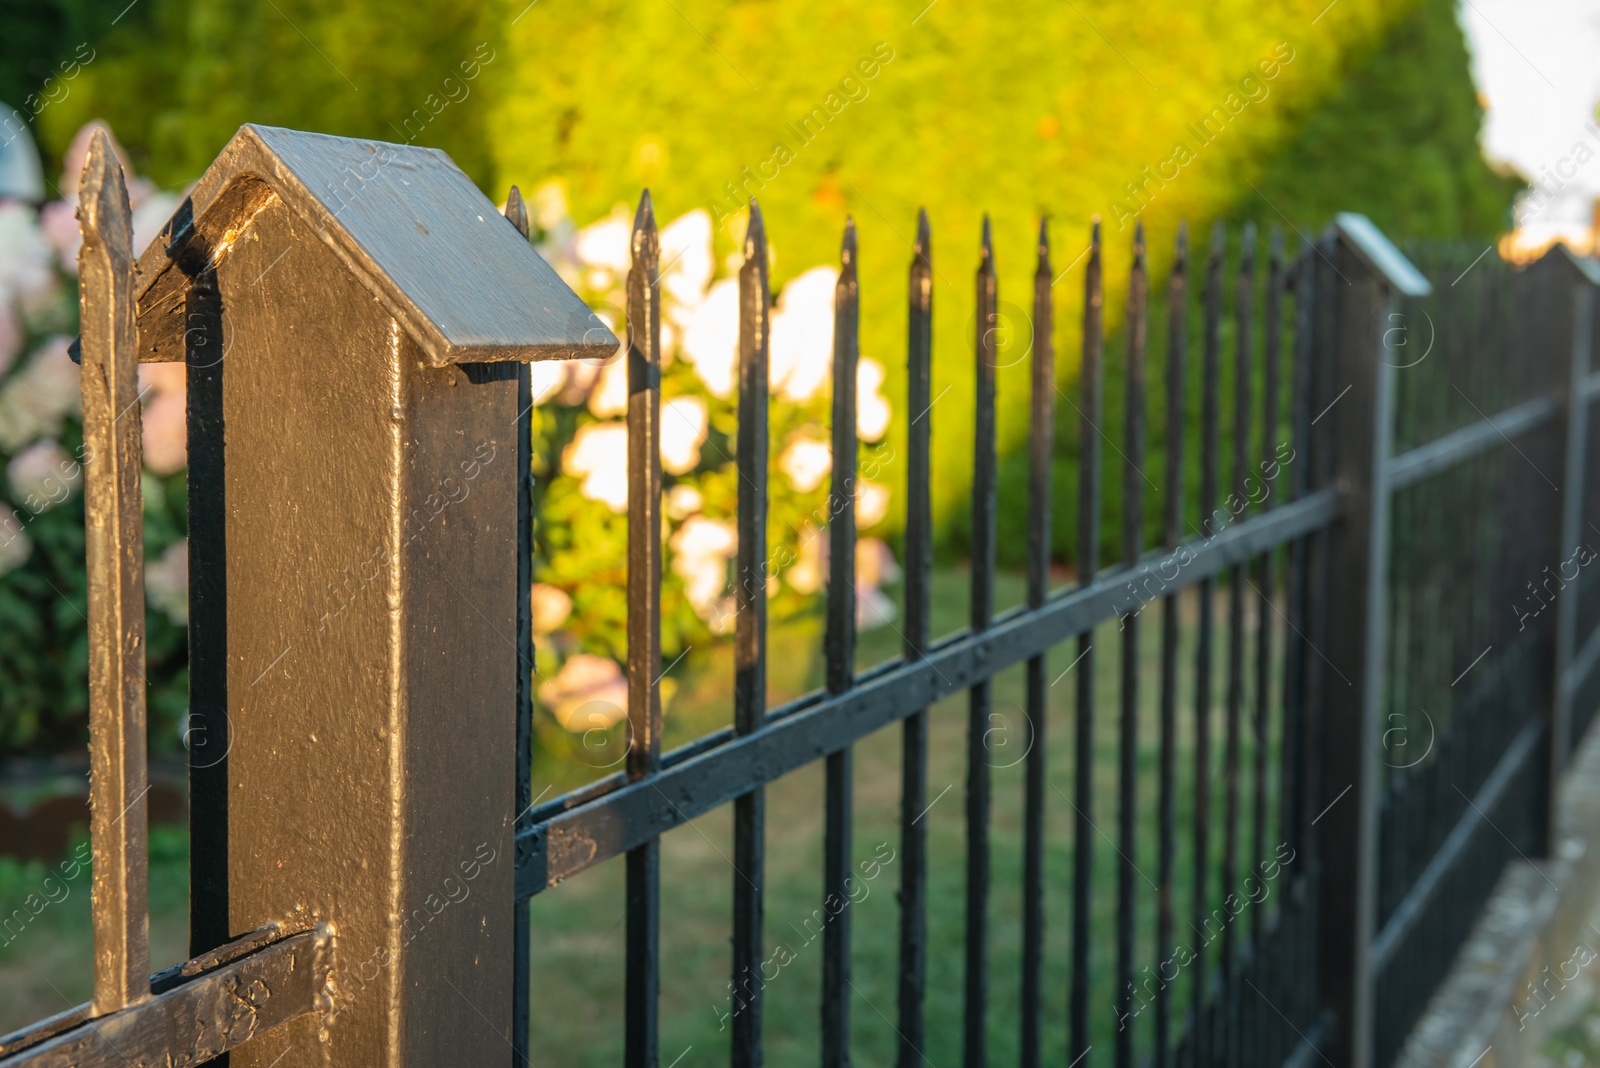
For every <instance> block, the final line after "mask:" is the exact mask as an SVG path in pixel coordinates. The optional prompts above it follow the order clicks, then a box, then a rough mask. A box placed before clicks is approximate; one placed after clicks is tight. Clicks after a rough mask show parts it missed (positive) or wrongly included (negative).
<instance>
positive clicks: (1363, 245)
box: [1333, 211, 1433, 297]
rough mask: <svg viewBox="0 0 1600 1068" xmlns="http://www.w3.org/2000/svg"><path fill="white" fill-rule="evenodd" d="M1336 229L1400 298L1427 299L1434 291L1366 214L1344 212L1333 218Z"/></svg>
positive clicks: (1429, 283) (1420, 273) (1341, 237)
mask: <svg viewBox="0 0 1600 1068" xmlns="http://www.w3.org/2000/svg"><path fill="white" fill-rule="evenodd" d="M1333 229H1334V232H1335V233H1336V234H1337V235H1338V236H1339V239H1340V240H1341V241H1343V242H1344V243H1345V244H1346V245H1348V246H1349V247H1350V249H1351V251H1353V252H1354V253H1355V254H1356V255H1357V256H1359V257H1360V258H1361V259H1362V260H1363V261H1364V262H1365V263H1366V264H1367V266H1369V267H1371V268H1372V269H1373V271H1375V272H1376V273H1377V274H1378V277H1380V278H1381V279H1383V281H1384V282H1385V283H1386V284H1387V285H1388V286H1390V287H1391V288H1392V289H1394V290H1395V292H1397V293H1399V294H1400V295H1401V296H1403V297H1426V296H1428V295H1429V294H1431V293H1432V292H1433V284H1432V283H1431V282H1429V281H1428V279H1427V278H1426V277H1424V276H1423V273H1422V272H1421V271H1419V270H1417V268H1416V265H1415V264H1413V263H1412V262H1411V261H1410V260H1408V259H1406V254H1405V253H1404V252H1401V251H1400V250H1399V249H1398V248H1396V247H1395V244H1394V242H1393V241H1390V240H1389V239H1388V238H1387V237H1385V236H1384V234H1383V231H1382V230H1380V229H1378V227H1377V226H1376V225H1375V224H1374V223H1373V221H1372V220H1371V219H1369V218H1367V217H1366V216H1365V215H1360V214H1357V213H1356V212H1353V211H1341V212H1340V213H1339V214H1337V215H1335V216H1334V217H1333Z"/></svg>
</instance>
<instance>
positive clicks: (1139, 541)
mask: <svg viewBox="0 0 1600 1068" xmlns="http://www.w3.org/2000/svg"><path fill="white" fill-rule="evenodd" d="M1149 286H1150V282H1149V279H1148V277H1147V276H1146V273H1145V253H1144V223H1142V222H1140V223H1136V224H1135V225H1134V230H1133V269H1132V271H1130V272H1129V277H1128V323H1127V331H1128V363H1127V368H1126V373H1127V378H1126V381H1125V384H1124V385H1125V390H1126V396H1125V400H1126V402H1127V411H1126V417H1125V420H1124V425H1123V449H1122V451H1123V464H1122V567H1123V568H1124V569H1125V570H1127V571H1128V572H1129V573H1130V574H1131V573H1132V572H1133V570H1134V568H1136V567H1137V566H1138V564H1139V554H1140V552H1141V550H1142V549H1143V548H1144V485H1143V482H1144V361H1145V343H1146V329H1147V324H1146V322H1145V311H1146V306H1147V304H1148V301H1149ZM1142 607H1143V602H1142V601H1138V600H1137V599H1136V600H1135V603H1134V604H1133V605H1132V607H1131V610H1130V611H1127V612H1125V613H1123V616H1122V723H1121V729H1120V732H1119V738H1118V743H1117V750H1118V754H1119V764H1118V797H1117V827H1118V832H1119V833H1118V838H1119V839H1120V841H1119V843H1118V846H1117V851H1118V852H1119V853H1120V854H1121V855H1122V862H1121V863H1120V864H1118V865H1117V1020H1118V1027H1117V1039H1116V1060H1117V1068H1133V1028H1132V1027H1129V1026H1127V1021H1128V1020H1130V1019H1131V1016H1132V1009H1133V928H1134V922H1135V918H1136V912H1137V909H1136V907H1135V903H1134V896H1133V894H1134V877H1135V876H1136V875H1137V874H1138V868H1137V867H1136V866H1135V864H1134V861H1133V857H1134V853H1135V851H1136V850H1137V849H1138V813H1137V810H1136V809H1137V797H1138V786H1139V781H1138V777H1139V611H1140V609H1141V608H1142Z"/></svg>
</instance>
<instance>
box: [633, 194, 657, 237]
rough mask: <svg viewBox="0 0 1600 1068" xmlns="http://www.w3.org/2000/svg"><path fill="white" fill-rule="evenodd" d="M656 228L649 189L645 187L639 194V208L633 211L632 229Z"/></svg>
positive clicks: (654, 212) (653, 207) (654, 210)
mask: <svg viewBox="0 0 1600 1068" xmlns="http://www.w3.org/2000/svg"><path fill="white" fill-rule="evenodd" d="M655 228H656V209H655V205H654V204H652V203H651V202H650V190H648V189H646V190H645V191H644V192H643V193H640V194H639V210H638V211H636V212H634V213H633V229H634V231H635V232H638V231H640V230H654V229H655Z"/></svg>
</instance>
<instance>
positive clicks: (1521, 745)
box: [1372, 719, 1545, 973]
mask: <svg viewBox="0 0 1600 1068" xmlns="http://www.w3.org/2000/svg"><path fill="white" fill-rule="evenodd" d="M1544 728H1545V722H1544V720H1542V719H1530V720H1529V721H1528V722H1527V723H1525V724H1524V725H1523V727H1522V730H1520V731H1518V732H1517V736H1516V738H1515V739H1513V740H1512V742H1511V746H1510V747H1509V748H1508V749H1507V750H1506V751H1505V755H1503V756H1502V757H1501V758H1500V762H1499V763H1498V764H1496V765H1495V768H1494V771H1493V772H1492V773H1491V774H1490V775H1489V778H1488V779H1487V780H1485V782H1484V784H1483V786H1482V787H1481V788H1479V790H1478V796H1476V797H1474V798H1473V799H1472V803H1471V804H1469V805H1468V806H1467V810H1466V811H1465V812H1463V813H1462V814H1461V818H1460V819H1459V820H1457V821H1456V825H1455V827H1454V828H1453V829H1452V830H1451V831H1450V837H1448V838H1446V839H1445V840H1444V844H1443V845H1441V846H1440V847H1439V851H1438V852H1437V853H1435V854H1434V855H1433V859H1432V860H1430V861H1429V862H1428V866H1427V867H1426V868H1424V869H1422V874H1421V875H1419V876H1418V877H1417V881H1416V883H1415V884H1413V885H1412V887H1411V889H1410V891H1408V892H1407V894H1406V896H1405V900H1403V901H1401V902H1400V905H1399V906H1398V907H1397V908H1396V909H1395V910H1394V915H1393V916H1390V917H1389V922H1388V923H1386V924H1384V925H1383V930H1382V931H1380V932H1378V937H1377V938H1375V939H1373V941H1372V968H1373V971H1375V972H1378V973H1381V972H1382V971H1383V970H1384V968H1385V967H1386V966H1387V965H1388V964H1389V961H1390V959H1391V958H1393V956H1394V955H1395V953H1396V952H1398V951H1399V948H1400V946H1401V944H1402V943H1404V942H1405V939H1406V935H1408V934H1410V932H1411V929H1412V928H1413V927H1415V926H1416V924H1417V921H1419V920H1420V919H1422V917H1423V916H1424V915H1426V914H1427V911H1428V908H1429V906H1430V905H1431V904H1432V903H1433V897H1434V895H1435V894H1436V893H1438V891H1439V890H1440V888H1441V887H1443V886H1445V885H1446V880H1447V879H1448V878H1449V876H1450V872H1451V871H1452V870H1453V869H1454V868H1455V866H1456V864H1457V863H1459V862H1460V860H1461V858H1462V857H1463V856H1464V855H1465V854H1466V851H1467V845H1468V844H1469V843H1470V842H1471V841H1472V837H1473V835H1475V834H1476V833H1477V832H1478V831H1479V830H1480V829H1481V828H1482V827H1483V826H1485V825H1486V824H1488V822H1489V813H1491V812H1493V811H1494V810H1495V807H1496V806H1497V805H1499V803H1500V799H1501V797H1503V796H1504V795H1505V792H1506V790H1507V789H1508V788H1509V787H1510V785H1511V781H1512V780H1513V779H1515V778H1516V776H1517V773H1518V772H1520V771H1522V769H1523V766H1524V765H1525V764H1526V763H1527V761H1528V756H1529V754H1531V753H1532V752H1533V751H1534V750H1535V748H1536V747H1537V745H1538V742H1539V740H1540V738H1542V737H1543V736H1544Z"/></svg>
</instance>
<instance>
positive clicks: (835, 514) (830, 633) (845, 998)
mask: <svg viewBox="0 0 1600 1068" xmlns="http://www.w3.org/2000/svg"><path fill="white" fill-rule="evenodd" d="M839 266H840V270H839V283H838V286H837V288H835V290H834V297H833V486H832V490H831V493H830V501H831V504H830V508H831V512H830V519H829V521H828V625H827V634H826V636H825V639H824V641H825V646H826V650H825V652H826V659H827V662H828V680H827V681H828V692H829V693H835V694H837V693H844V692H845V691H846V690H848V689H850V687H851V686H853V685H855V661H856V584H855V561H856V511H855V507H856V363H857V360H858V358H859V356H860V308H859V284H858V281H857V278H856V224H855V221H854V220H852V219H847V220H846V221H845V226H844V243H843V246H842V247H841V249H840V252H839ZM852 774H853V761H852V760H851V753H850V750H849V748H848V747H847V748H844V749H841V750H839V751H838V752H836V753H829V754H828V760H827V787H826V789H827V812H826V817H825V825H826V832H825V833H826V842H825V845H824V847H823V848H824V853H825V856H824V858H823V868H824V872H823V886H822V893H823V906H824V910H825V911H826V912H828V913H829V914H830V915H831V916H832V918H831V919H829V920H828V921H827V927H826V928H825V929H824V936H823V942H822V946H823V958H822V1063H823V1066H824V1068H846V1066H848V1065H849V1063H850V999H849V993H848V988H849V986H850V909H849V907H848V903H849V900H850V888H849V885H848V880H849V878H850V859H851V855H850V849H851V845H850V840H851V785H852V782H851V778H852ZM830 900H834V901H836V902H838V903H839V904H838V907H837V908H833V907H831V906H829V904H828V902H829V901H830Z"/></svg>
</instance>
